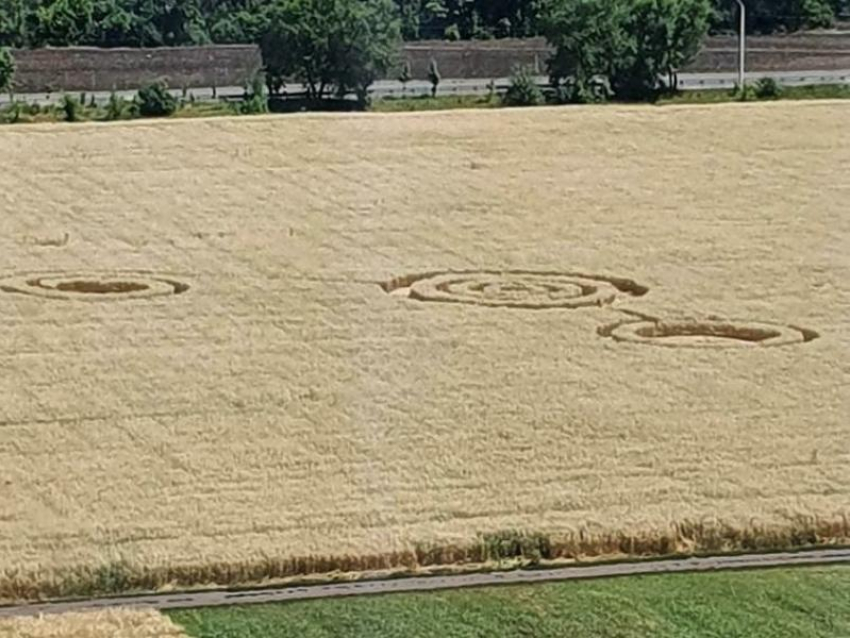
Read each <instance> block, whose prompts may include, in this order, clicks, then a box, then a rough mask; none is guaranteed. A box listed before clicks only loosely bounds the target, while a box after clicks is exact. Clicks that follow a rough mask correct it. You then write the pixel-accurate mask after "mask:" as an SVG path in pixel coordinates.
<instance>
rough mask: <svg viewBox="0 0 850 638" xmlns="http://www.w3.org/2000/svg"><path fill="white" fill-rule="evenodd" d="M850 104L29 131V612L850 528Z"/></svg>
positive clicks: (15, 282) (16, 495)
mask: <svg viewBox="0 0 850 638" xmlns="http://www.w3.org/2000/svg"><path fill="white" fill-rule="evenodd" d="M848 119H850V105H847V104H841V103H817V104H814V103H778V104H758V105H728V106H715V107H690V108H688V107H684V108H663V109H659V108H652V107H606V108H565V109H546V108H544V109H535V110H530V111H527V110H523V111H512V110H505V111H498V112H475V113H472V112H470V113H461V112H453V113H441V114H409V115H398V116H378V115H356V116H318V115H317V116H293V117H267V118H258V119H238V120H227V119H222V120H215V121H191V122H157V123H149V122H139V123H131V124H121V125H100V126H95V125H79V126H38V127H15V128H6V129H3V130H2V131H0V147H2V149H3V153H2V154H0V197H2V206H3V210H2V214H0V279H2V280H0V397H2V399H0V598H3V599H12V598H17V599H21V598H33V597H38V596H50V595H62V594H68V593H78V594H85V593H93V592H97V591H116V590H124V589H131V588H135V587H159V586H163V585H167V584H171V585H172V586H190V585H197V584H203V583H217V584H227V583H234V582H246V581H254V580H262V579H264V578H278V577H285V576H289V575H293V574H304V573H321V572H329V571H332V570H354V571H356V570H364V569H378V568H392V567H407V568H409V567H414V566H417V565H427V564H434V563H441V562H442V563H446V562H463V561H478V560H486V559H488V558H492V557H493V556H494V555H513V554H517V553H524V554H526V555H528V556H532V557H534V556H537V557H539V556H542V557H543V558H557V557H575V556H598V555H604V556H610V555H619V554H622V553H635V554H639V553H663V552H670V551H692V550H712V551H715V550H722V549H740V548H748V547H750V548H752V547H775V546H785V545H803V544H809V543H816V542H838V541H842V540H844V541H847V540H850V531H848V514H850V499H848V497H850V431H848V416H849V415H850V391H849V390H848V387H849V386H848V384H850V335H848V329H850V283H848V282H850V214H848V211H849V210H850V209H848V206H850V181H848V179H847V167H848V166H850V128H848V126H847V122H848ZM659 346H665V347H659ZM510 530H519V531H521V532H526V533H528V534H530V535H531V536H528V537H527V538H525V539H519V540H517V539H516V537H515V536H514V535H512V534H511V533H507V532H509V531H510Z"/></svg>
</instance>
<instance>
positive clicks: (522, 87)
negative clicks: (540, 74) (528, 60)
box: [502, 67, 545, 106]
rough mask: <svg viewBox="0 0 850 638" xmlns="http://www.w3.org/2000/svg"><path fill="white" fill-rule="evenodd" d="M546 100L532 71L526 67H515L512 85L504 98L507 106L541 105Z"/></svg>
mask: <svg viewBox="0 0 850 638" xmlns="http://www.w3.org/2000/svg"><path fill="white" fill-rule="evenodd" d="M544 101H545V99H544V97H543V92H542V91H541V90H540V87H539V86H537V82H536V81H535V79H534V76H533V75H532V73H531V71H530V70H529V69H528V68H526V67H520V68H517V69H514V72H513V75H511V85H510V87H508V90H507V92H506V93H505V95H504V97H503V98H502V104H504V105H505V106H539V105H541V104H543V102H544Z"/></svg>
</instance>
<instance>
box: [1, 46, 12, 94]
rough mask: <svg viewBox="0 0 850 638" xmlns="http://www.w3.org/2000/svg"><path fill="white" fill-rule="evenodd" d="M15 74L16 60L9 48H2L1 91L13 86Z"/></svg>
mask: <svg viewBox="0 0 850 638" xmlns="http://www.w3.org/2000/svg"><path fill="white" fill-rule="evenodd" d="M14 76H15V60H14V59H13V58H12V54H11V53H9V49H0V92H1V91H5V90H7V89H10V88H11V87H12V78H13V77H14Z"/></svg>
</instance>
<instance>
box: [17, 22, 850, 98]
mask: <svg viewBox="0 0 850 638" xmlns="http://www.w3.org/2000/svg"><path fill="white" fill-rule="evenodd" d="M736 46H737V45H736V40H735V38H734V37H733V36H728V37H726V36H717V37H711V38H708V39H707V40H706V42H705V45H704V46H703V49H702V50H701V51H700V53H699V54H698V55H697V58H696V60H695V61H694V62H693V63H692V64H691V65H689V66H688V68H687V69H684V70H685V71H732V70H734V69H735V68H736V59H737V57H736V56H737V48H736ZM748 47H749V52H748V57H747V66H748V68H749V70H751V71H755V72H758V71H779V70H788V71H805V70H830V69H850V33H843V34H841V33H837V34H820V35H811V34H805V35H787V36H754V37H751V38H749V45H748ZM549 54H550V49H549V47H548V46H547V44H546V42H545V40H543V39H542V38H529V39H524V40H517V39H507V40H490V41H472V42H443V41H425V42H410V43H407V44H405V45H404V47H403V50H402V57H403V59H405V60H407V62H408V63H409V64H410V66H411V75H412V76H413V78H414V79H423V80H424V79H426V78H427V76H428V65H429V63H430V61H431V60H432V59H433V60H436V62H437V66H438V67H439V69H440V74H441V75H442V77H444V78H470V79H476V78H478V79H490V78H500V77H507V76H508V75H510V74H511V72H512V70H513V69H514V67H516V66H525V67H529V68H531V69H532V70H534V71H535V72H537V73H539V74H545V72H546V60H547V58H548V57H549ZM14 56H15V62H16V65H17V71H16V74H15V90H16V91H18V92H20V93H55V92H61V91H109V90H113V89H114V90H123V89H136V88H138V87H140V86H141V85H143V84H145V83H148V82H151V81H154V80H165V81H166V82H167V83H168V85H169V86H170V87H171V88H175V89H179V88H182V87H186V88H199V87H205V88H207V87H212V86H218V87H225V86H243V85H244V84H246V83H247V82H249V81H250V80H251V78H252V77H253V76H254V75H255V74H256V72H257V71H258V70H259V69H260V68H262V59H261V56H260V52H259V50H258V49H257V47H255V46H242V45H235V46H204V47H180V48H159V49H95V48H67V49H51V48H48V49H36V50H19V51H15V52H14Z"/></svg>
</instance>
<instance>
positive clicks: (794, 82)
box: [0, 69, 850, 105]
mask: <svg viewBox="0 0 850 638" xmlns="http://www.w3.org/2000/svg"><path fill="white" fill-rule="evenodd" d="M763 77H771V78H774V79H775V80H776V81H777V82H779V83H780V84H783V85H785V86H803V85H817V84H850V69H844V70H838V71H816V70H813V71H764V72H753V73H751V74H749V75H748V77H747V79H748V81H749V82H754V81H756V80H757V79H759V78H763ZM537 80H538V82H539V83H540V84H541V85H542V84H546V83H547V82H548V79H547V78H546V77H543V76H540V77H538V78H537ZM737 81H738V76H737V74H736V73H681V74H679V88H680V89H681V90H683V91H692V90H699V89H731V88H732V87H734V86H735V84H736V82H737ZM490 82H491V81H490V80H483V79H471V80H470V79H444V80H443V81H442V82H441V83H440V86H439V89H438V92H439V94H440V95H486V94H487V93H488V92H489V91H490ZM492 82H493V84H494V86H495V88H496V90H497V91H504V90H505V89H506V88H507V87H508V85H509V83H510V79H509V78H495V79H494V80H492ZM287 89H288V90H289V91H290V92H292V93H299V92H301V91H303V87H301V86H299V85H289V86H288V87H287ZM243 92H244V89H243V88H242V87H240V86H227V87H220V88H218V89H217V91H216V95H217V97H219V98H237V97H240V96H241V95H242V94H243ZM430 92H431V85H430V84H429V83H428V82H426V81H422V80H414V81H411V82H408V83H407V86H405V87H402V85H401V83H400V82H396V81H394V80H381V81H379V82H376V83H375V84H373V85H372V89H371V94H372V97H374V98H387V97H401V96H408V97H413V96H418V95H428V94H430ZM69 93H71V94H72V95H77V94H78V92H76V91H71V92H69ZM110 93H111V92H109V91H96V92H88V93H86V100H90V99H91V98H94V99H95V101H96V102H97V103H99V104H105V103H106V102H107V101H108V100H109V96H110ZM172 93H173V94H174V95H175V96H177V97H180V96H181V95H182V91H181V90H172ZM116 94H117V95H118V96H119V97H123V98H125V99H128V100H129V99H132V98H133V96H134V95H135V94H136V92H135V91H117V92H116ZM189 94H191V95H193V96H194V97H195V98H196V99H198V100H210V99H212V97H213V90H212V88H196V89H190V90H189V91H188V93H187V96H188V95H189ZM15 99H16V100H18V101H21V102H27V103H29V104H36V103H37V104H57V103H58V102H59V101H61V99H62V94H61V93H49V94H45V93H19V94H16V95H15ZM8 102H9V96H8V95H0V105H2V104H6V103H8Z"/></svg>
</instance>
